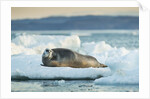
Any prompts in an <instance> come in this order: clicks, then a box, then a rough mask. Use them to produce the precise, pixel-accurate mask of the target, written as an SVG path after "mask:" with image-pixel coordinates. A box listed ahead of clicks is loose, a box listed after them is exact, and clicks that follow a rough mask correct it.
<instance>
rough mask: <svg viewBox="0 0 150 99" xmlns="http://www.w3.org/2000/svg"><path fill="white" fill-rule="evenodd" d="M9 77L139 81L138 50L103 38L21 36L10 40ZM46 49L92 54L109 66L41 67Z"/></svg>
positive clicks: (115, 82)
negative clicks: (89, 39) (120, 45)
mask: <svg viewBox="0 0 150 99" xmlns="http://www.w3.org/2000/svg"><path fill="white" fill-rule="evenodd" d="M11 48H12V52H11V55H12V57H11V67H12V69H11V76H12V79H19V78H23V77H25V78H29V79H95V81H94V83H95V84H138V83H139V63H138V62H139V59H138V58H139V52H138V49H134V50H128V49H126V48H124V47H122V48H116V47H112V46H111V45H109V44H107V43H106V42H105V41H99V42H82V41H81V40H80V38H79V37H78V36H76V35H73V36H60V35H59V36H52V35H51V36H50V35H47V36H44V35H20V36H17V37H16V38H14V39H12V43H11ZM45 48H69V49H72V50H74V51H77V52H79V53H82V54H87V55H91V56H94V57H95V58H96V59H97V60H98V61H99V62H100V63H103V64H106V65H107V66H109V67H108V68H70V67H43V66H40V64H41V63H42V61H41V54H42V53H43V51H44V50H45Z"/></svg>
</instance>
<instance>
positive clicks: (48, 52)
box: [42, 48, 53, 59]
mask: <svg viewBox="0 0 150 99" xmlns="http://www.w3.org/2000/svg"><path fill="white" fill-rule="evenodd" d="M52 54H53V50H51V49H48V48H46V49H45V51H44V52H43V55H42V57H44V58H49V59H51V58H52V57H53V55H52Z"/></svg>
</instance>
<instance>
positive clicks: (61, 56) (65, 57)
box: [42, 48, 107, 68]
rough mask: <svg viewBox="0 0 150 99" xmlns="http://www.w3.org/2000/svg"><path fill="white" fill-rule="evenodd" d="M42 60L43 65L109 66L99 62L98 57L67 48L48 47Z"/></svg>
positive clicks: (74, 66) (73, 66)
mask: <svg viewBox="0 0 150 99" xmlns="http://www.w3.org/2000/svg"><path fill="white" fill-rule="evenodd" d="M42 62H43V65H42V66H46V67H72V68H88V67H94V68H99V67H107V66H106V65H104V64H101V63H99V62H98V61H97V59H96V58H94V57H92V56H89V55H82V54H79V53H77V52H75V51H72V50H70V49H65V48H55V49H48V48H46V49H45V51H44V52H43V55H42Z"/></svg>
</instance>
